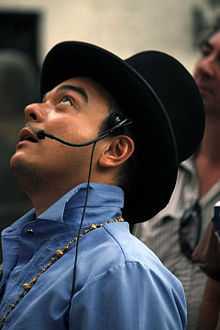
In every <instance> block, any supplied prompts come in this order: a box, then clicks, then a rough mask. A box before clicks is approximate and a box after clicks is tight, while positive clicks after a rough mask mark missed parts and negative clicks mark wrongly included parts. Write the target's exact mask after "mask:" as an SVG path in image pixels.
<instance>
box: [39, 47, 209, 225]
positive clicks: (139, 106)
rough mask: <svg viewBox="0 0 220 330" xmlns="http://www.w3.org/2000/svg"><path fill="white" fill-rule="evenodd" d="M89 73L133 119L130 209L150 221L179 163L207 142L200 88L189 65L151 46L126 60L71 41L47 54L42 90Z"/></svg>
mask: <svg viewBox="0 0 220 330" xmlns="http://www.w3.org/2000/svg"><path fill="white" fill-rule="evenodd" d="M83 76H84V77H89V78H92V79H93V80H95V81H96V82H98V83H99V84H101V85H102V86H103V87H104V88H105V89H106V90H107V91H108V92H109V93H110V94H111V95H112V96H113V98H114V99H115V100H116V102H117V103H118V105H119V106H120V108H121V109H122V111H123V113H124V114H125V116H127V117H128V118H129V119H131V120H132V122H133V124H132V127H131V130H132V133H133V136H134V141H135V153H134V157H135V165H136V166H135V168H134V171H135V173H133V174H134V175H133V178H132V179H131V181H130V182H129V190H126V189H125V207H124V215H125V217H126V218H127V219H128V221H129V222H130V223H137V222H142V221H146V220H147V219H149V218H151V217H152V216H154V215H155V214H156V213H158V212H159V211H160V210H161V209H162V208H164V207H165V206H166V205H167V203H168V202H169V199H170V197H171V194H172V192H173V189H174V186H175V183H176V178H177V171H178V165H179V163H180V162H181V161H183V160H185V159H186V158H188V157H189V156H191V155H192V154H193V153H194V152H195V151H196V149H197V148H198V147H199V144H200V142H201V139H202V136H203V130H204V112H203V103H202V99H201V96H200V93H199V91H198V88H197V86H196V84H195V82H194V80H193V78H192V76H191V75H190V74H189V72H188V71H187V70H186V69H185V68H184V66H183V65H182V64H180V63H179V62H178V61H177V60H176V59H174V58H173V57H171V56H169V55H167V54H165V53H162V52H157V51H145V52H142V53H139V54H136V55H134V56H132V57H130V58H128V59H127V60H122V59H121V58H119V57H118V56H116V55H114V54H113V53H111V52H109V51H107V50H105V49H103V48H100V47H98V46H95V45H92V44H88V43H84V42H78V41H65V42H61V43H59V44H57V45H55V46H54V47H53V48H52V49H51V50H50V51H49V53H48V54H47V56H46V58H45V60H44V63H43V67H42V72H41V95H44V94H45V93H47V92H48V91H49V90H51V89H53V88H54V87H55V86H56V85H58V84H59V83H61V82H62V81H64V80H67V79H70V78H74V77H83Z"/></svg>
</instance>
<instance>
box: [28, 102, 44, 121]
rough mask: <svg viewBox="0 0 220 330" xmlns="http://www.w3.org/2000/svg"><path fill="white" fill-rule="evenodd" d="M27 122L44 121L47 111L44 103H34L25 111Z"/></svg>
mask: <svg viewBox="0 0 220 330" xmlns="http://www.w3.org/2000/svg"><path fill="white" fill-rule="evenodd" d="M24 115H25V121H26V122H28V121H36V122H41V121H43V120H44V118H45V115H46V111H45V106H44V104H43V103H32V104H29V105H27V106H26V107H25V109H24Z"/></svg>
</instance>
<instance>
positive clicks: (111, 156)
mask: <svg viewBox="0 0 220 330" xmlns="http://www.w3.org/2000/svg"><path fill="white" fill-rule="evenodd" d="M134 148H135V145H134V141H133V140H132V139H131V138H130V137H129V136H126V135H119V136H116V137H114V138H112V139H111V140H110V141H109V143H108V145H106V149H105V150H104V151H103V154H102V155H101V157H100V159H99V165H100V166H101V167H117V166H119V165H121V164H123V163H124V162H126V160H127V159H128V158H130V157H131V155H132V154H133V152H134Z"/></svg>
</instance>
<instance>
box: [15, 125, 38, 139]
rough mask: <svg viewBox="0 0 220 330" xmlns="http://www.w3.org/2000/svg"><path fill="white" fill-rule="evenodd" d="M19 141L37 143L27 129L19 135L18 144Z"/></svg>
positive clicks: (30, 131) (34, 136) (33, 134)
mask: <svg viewBox="0 0 220 330" xmlns="http://www.w3.org/2000/svg"><path fill="white" fill-rule="evenodd" d="M21 141H29V142H32V143H37V142H39V140H38V138H37V136H36V135H35V133H34V132H33V131H32V130H31V129H30V128H28V127H24V128H23V129H22V130H21V131H20V133H19V142H21Z"/></svg>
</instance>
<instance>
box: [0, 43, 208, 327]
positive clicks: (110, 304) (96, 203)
mask: <svg viewBox="0 0 220 330" xmlns="http://www.w3.org/2000/svg"><path fill="white" fill-rule="evenodd" d="M177 81H178V82H179V83H178V84H177V83H176V82H177ZM41 96H42V99H41V101H40V102H38V103H33V104H30V105H28V106H26V108H25V124H24V127H23V128H22V129H21V131H20V133H19V141H18V143H17V146H16V151H15V153H14V154H13V156H12V158H11V162H10V163H11V168H12V170H13V172H14V173H15V174H16V176H17V178H18V180H19V183H20V185H21V188H22V189H23V191H25V192H26V194H27V195H28V197H29V198H30V200H31V202H32V205H33V209H32V210H30V211H29V212H28V213H26V214H25V215H24V216H23V217H21V218H20V219H18V220H17V221H16V222H15V223H14V224H12V225H11V226H10V227H9V228H7V229H5V230H4V231H3V232H2V244H3V275H2V279H1V282H0V288H1V291H0V292H1V304H0V329H4V330H7V329H10V330H18V329H22V330H30V329H31V330H39V329H41V330H50V329H56V330H64V329H66V330H67V329H69V330H70V329H74V330H90V329H91V330H94V329H96V330H104V329H105V330H108V329H109V330H110V329H114V330H134V329H135V330H148V329H163V330H184V329H185V326H186V308H185V307H186V306H185V298H184V292H183V288H182V285H181V284H180V282H179V281H178V280H177V279H176V278H175V276H174V275H173V274H171V273H170V272H169V271H168V270H167V269H166V268H165V267H164V266H163V265H162V263H161V262H160V261H159V259H158V258H157V257H156V256H155V255H154V254H153V253H152V252H151V251H150V250H149V249H148V248H147V247H146V246H145V245H144V244H143V243H142V242H140V241H139V240H138V239H137V238H136V237H134V236H133V235H132V234H131V233H130V231H129V223H130V224H134V223H137V222H139V221H142V219H143V217H144V216H146V215H147V217H148V218H150V217H152V216H153V214H156V213H157V212H158V211H159V210H160V209H161V208H163V207H164V206H165V205H166V203H167V202H168V200H169V198H170V196H171V193H172V191H173V188H174V186H175V182H176V175H177V171H178V162H179V161H180V160H183V159H185V158H187V157H189V155H190V154H192V153H193V152H194V151H195V149H196V148H197V147H198V145H199V143H200V141H201V139H202V135H203V129H204V113H203V104H202V100H201V97H200V94H199V91H198V88H197V86H196V84H195V82H194V80H193V79H192V77H191V75H190V74H189V73H188V72H187V70H186V69H185V68H184V67H183V66H182V65H181V64H180V63H179V62H178V61H177V60H175V59H174V58H172V57H170V56H169V55H166V54H164V53H160V52H156V51H150V52H142V53H139V54H136V55H134V56H132V57H130V58H129V59H127V60H125V61H124V60H122V59H120V58H119V57H117V56H116V55H114V54H112V53H111V52H109V51H107V50H105V49H103V48H100V47H97V46H95V45H92V44H87V43H83V42H77V41H67V42H62V43H59V44H57V45H55V46H54V47H53V48H52V50H50V52H49V53H48V54H47V56H46V58H45V60H44V63H43V68H42V72H41ZM180 100H181V107H182V109H181V110H183V109H184V108H188V107H189V106H190V105H193V106H194V107H193V109H194V110H193V111H192V112H191V111H190V112H189V111H188V110H187V111H185V112H183V111H180V115H179V108H178V107H177V105H178V104H179V101H180ZM186 129H187V132H188V136H187V138H186V139H185V138H184V139H183V134H182V133H183V132H184V131H185V130H186ZM181 132H182V133H181ZM146 155H148V156H149V158H147V157H146ZM158 172H159V173H158ZM146 210H147V211H146Z"/></svg>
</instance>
